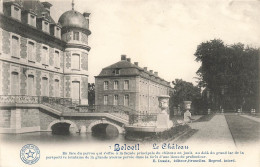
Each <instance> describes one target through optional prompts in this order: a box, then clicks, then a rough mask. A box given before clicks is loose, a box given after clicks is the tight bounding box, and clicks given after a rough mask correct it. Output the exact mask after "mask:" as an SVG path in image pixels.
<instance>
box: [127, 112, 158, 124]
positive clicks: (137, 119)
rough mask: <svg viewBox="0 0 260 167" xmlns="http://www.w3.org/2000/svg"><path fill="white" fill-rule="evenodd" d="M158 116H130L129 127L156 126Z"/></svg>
mask: <svg viewBox="0 0 260 167" xmlns="http://www.w3.org/2000/svg"><path fill="white" fill-rule="evenodd" d="M156 121H157V114H131V115H129V125H137V126H138V125H144V124H145V125H151V126H155V125H156Z"/></svg>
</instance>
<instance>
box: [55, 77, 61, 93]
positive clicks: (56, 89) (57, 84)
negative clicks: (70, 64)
mask: <svg viewBox="0 0 260 167" xmlns="http://www.w3.org/2000/svg"><path fill="white" fill-rule="evenodd" d="M54 91H55V92H54V96H55V97H60V81H59V80H58V79H55V80H54Z"/></svg>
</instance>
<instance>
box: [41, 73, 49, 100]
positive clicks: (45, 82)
mask: <svg viewBox="0 0 260 167" xmlns="http://www.w3.org/2000/svg"><path fill="white" fill-rule="evenodd" d="M48 86H49V83H48V78H46V77H43V78H42V96H48V95H49V87H48Z"/></svg>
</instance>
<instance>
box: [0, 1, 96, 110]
mask: <svg viewBox="0 0 260 167" xmlns="http://www.w3.org/2000/svg"><path fill="white" fill-rule="evenodd" d="M51 6H52V5H51V4H50V3H48V2H40V1H39V0H15V1H9V0H4V2H3V1H1V4H0V10H1V11H0V18H1V22H0V23H1V24H0V42H1V43H0V70H1V71H0V95H24V96H44V97H55V98H69V99H72V101H73V102H75V103H78V104H82V105H87V104H88V52H89V50H90V47H89V46H88V36H89V35H90V33H91V32H90V31H89V13H84V14H81V13H79V12H77V11H75V10H74V9H72V10H69V11H67V12H65V13H63V14H62V15H61V16H60V18H59V21H58V23H56V22H55V21H54V20H53V19H52V17H51V13H50V8H51Z"/></svg>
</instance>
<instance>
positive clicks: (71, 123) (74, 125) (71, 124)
mask: <svg viewBox="0 0 260 167" xmlns="http://www.w3.org/2000/svg"><path fill="white" fill-rule="evenodd" d="M57 123H67V124H70V128H73V129H75V131H76V132H78V131H79V128H78V126H77V125H76V124H75V123H74V122H72V121H70V120H55V121H52V122H51V123H50V124H49V126H48V128H47V131H52V129H51V127H52V126H53V125H55V124H57Z"/></svg>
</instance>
